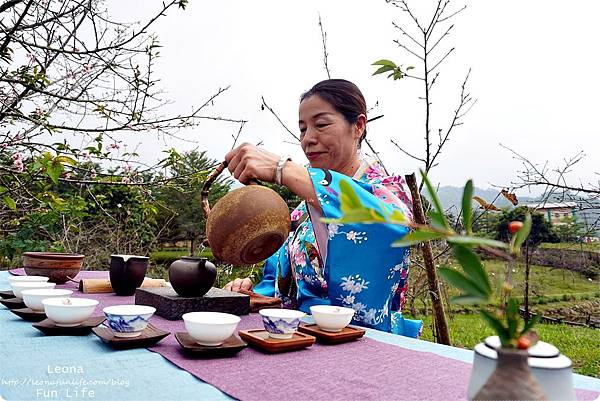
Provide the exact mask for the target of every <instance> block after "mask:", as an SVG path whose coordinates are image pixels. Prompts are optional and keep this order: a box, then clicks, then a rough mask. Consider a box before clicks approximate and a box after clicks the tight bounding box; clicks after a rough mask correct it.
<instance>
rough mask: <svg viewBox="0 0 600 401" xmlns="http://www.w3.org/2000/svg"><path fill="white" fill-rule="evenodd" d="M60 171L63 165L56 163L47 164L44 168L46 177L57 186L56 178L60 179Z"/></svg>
mask: <svg viewBox="0 0 600 401" xmlns="http://www.w3.org/2000/svg"><path fill="white" fill-rule="evenodd" d="M62 171H63V165H62V164H60V163H58V162H52V163H48V165H47V166H46V174H48V177H50V179H51V180H52V182H54V183H55V184H58V177H60V173H62Z"/></svg>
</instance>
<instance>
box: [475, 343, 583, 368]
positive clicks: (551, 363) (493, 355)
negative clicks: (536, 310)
mask: <svg viewBox="0 0 600 401" xmlns="http://www.w3.org/2000/svg"><path fill="white" fill-rule="evenodd" d="M548 345H550V344H548ZM532 348H533V347H531V348H530V349H529V350H530V351H531V349H532ZM475 353H476V354H478V355H480V356H482V357H484V358H488V359H493V360H496V359H498V353H497V352H496V350H495V349H493V348H491V347H489V346H488V345H487V344H485V343H479V344H477V345H476V346H475ZM530 355H531V354H530ZM527 362H528V363H529V366H530V367H532V368H536V369H570V368H571V366H573V363H572V362H571V360H570V359H569V358H568V357H567V356H565V355H563V354H559V355H556V356H554V357H551V358H538V357H533V356H530V357H529V358H528V360H527Z"/></svg>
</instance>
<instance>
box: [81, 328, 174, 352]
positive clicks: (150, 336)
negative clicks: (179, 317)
mask: <svg viewBox="0 0 600 401" xmlns="http://www.w3.org/2000/svg"><path fill="white" fill-rule="evenodd" d="M92 331H93V332H94V334H96V335H97V336H98V337H100V338H101V339H102V341H104V342H105V343H107V344H109V345H110V346H112V347H113V348H115V349H130V348H147V347H150V346H152V345H154V344H156V343H158V342H159V341H160V340H162V339H163V338H165V337H166V336H168V335H169V334H171V333H169V332H168V331H164V330H161V329H158V328H156V327H154V326H152V325H151V324H150V323H148V326H147V327H146V329H145V330H144V331H142V334H140V335H139V336H138V337H115V335H114V334H113V331H112V330H111V329H109V328H108V327H106V326H99V327H94V328H93V329H92Z"/></svg>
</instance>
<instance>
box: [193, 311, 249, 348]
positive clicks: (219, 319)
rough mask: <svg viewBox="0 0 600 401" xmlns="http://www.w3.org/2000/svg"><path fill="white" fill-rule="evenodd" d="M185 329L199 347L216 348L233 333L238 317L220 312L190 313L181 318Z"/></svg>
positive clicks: (238, 320)
mask: <svg viewBox="0 0 600 401" xmlns="http://www.w3.org/2000/svg"><path fill="white" fill-rule="evenodd" d="M182 319H183V322H184V323H185V329H186V330H187V332H188V333H189V335H190V336H192V337H193V338H194V340H196V342H197V343H198V344H200V345H204V346H207V347H217V346H219V345H221V344H223V342H224V341H225V340H227V339H228V338H229V337H231V335H232V334H233V332H234V331H235V329H236V327H237V325H238V323H239V322H240V320H241V319H240V317H239V316H236V315H232V314H229V313H221V312H190V313H185V314H184V315H183V316H182Z"/></svg>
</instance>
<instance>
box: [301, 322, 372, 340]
mask: <svg viewBox="0 0 600 401" xmlns="http://www.w3.org/2000/svg"><path fill="white" fill-rule="evenodd" d="M298 331H301V332H302V333H306V334H310V335H311V336H315V337H316V338H317V341H318V342H320V343H323V344H340V343H345V342H348V341H353V340H356V339H357V338H361V337H362V336H364V335H365V330H363V329H360V328H358V327H354V326H346V327H344V328H343V329H342V331H338V332H332V331H325V330H322V329H320V328H319V326H317V325H316V324H314V323H313V324H308V323H300V327H298Z"/></svg>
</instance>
